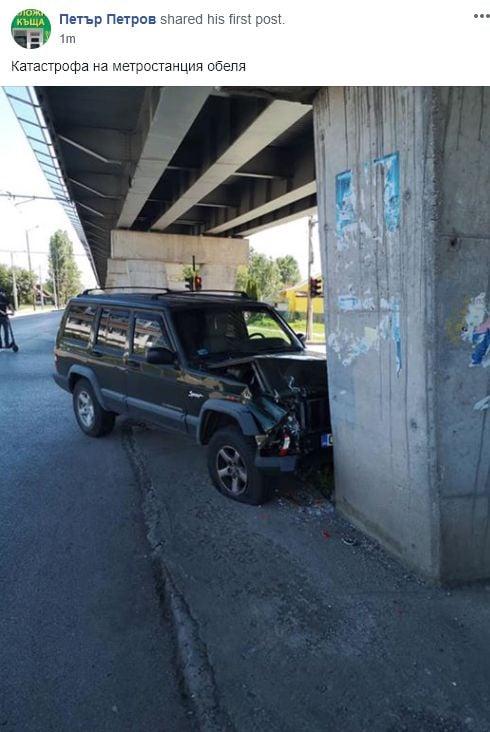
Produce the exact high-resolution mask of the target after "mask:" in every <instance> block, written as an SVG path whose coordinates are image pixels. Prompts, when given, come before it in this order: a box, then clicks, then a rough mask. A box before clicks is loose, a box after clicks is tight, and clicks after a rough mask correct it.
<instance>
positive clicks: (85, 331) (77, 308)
mask: <svg viewBox="0 0 490 732" xmlns="http://www.w3.org/2000/svg"><path fill="white" fill-rule="evenodd" d="M95 313H96V308H95V307H93V306H92V305H72V306H71V307H70V310H69V312H68V317H67V319H66V322H65V329H64V332H63V337H64V338H65V339H67V340H70V341H75V342H76V344H77V345H87V344H88V342H89V338H90V331H91V328H92V323H93V322H94V318H95Z"/></svg>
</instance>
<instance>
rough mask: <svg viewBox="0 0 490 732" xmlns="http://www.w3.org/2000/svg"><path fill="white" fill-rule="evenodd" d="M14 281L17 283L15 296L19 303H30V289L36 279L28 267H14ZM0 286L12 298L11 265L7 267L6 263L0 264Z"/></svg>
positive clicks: (31, 289)
mask: <svg viewBox="0 0 490 732" xmlns="http://www.w3.org/2000/svg"><path fill="white" fill-rule="evenodd" d="M15 281H16V284H17V298H18V301H19V303H20V304H22V303H32V291H33V288H34V284H35V281H36V278H35V277H34V275H33V274H32V273H31V272H29V270H28V269H22V267H15ZM0 287H1V288H3V289H4V290H5V291H6V293H7V295H8V296H9V297H10V298H11V299H12V300H13V289H14V280H13V277H12V267H7V265H6V264H0Z"/></svg>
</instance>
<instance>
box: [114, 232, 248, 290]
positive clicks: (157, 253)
mask: <svg viewBox="0 0 490 732" xmlns="http://www.w3.org/2000/svg"><path fill="white" fill-rule="evenodd" d="M248 250H249V245H248V241H247V240H246V239H232V238H221V237H213V236H186V235H183V234H157V233H144V232H139V231H128V230H123V229H118V230H114V231H112V232H111V258H110V259H109V260H108V263H107V278H106V283H105V285H106V287H124V286H128V285H130V286H131V285H133V286H135V287H145V286H146V287H170V288H174V289H184V281H183V268H184V266H186V265H187V266H190V265H192V257H193V256H194V257H195V260H196V267H197V268H198V269H199V274H200V275H201V277H202V286H203V288H204V289H221V290H233V289H235V282H236V273H237V269H238V267H239V266H240V265H247V264H248Z"/></svg>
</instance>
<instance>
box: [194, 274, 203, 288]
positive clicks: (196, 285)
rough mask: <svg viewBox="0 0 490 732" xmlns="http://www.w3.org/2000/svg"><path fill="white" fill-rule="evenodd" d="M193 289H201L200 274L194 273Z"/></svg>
mask: <svg viewBox="0 0 490 732" xmlns="http://www.w3.org/2000/svg"><path fill="white" fill-rule="evenodd" d="M194 289H195V290H202V277H201V276H200V275H194Z"/></svg>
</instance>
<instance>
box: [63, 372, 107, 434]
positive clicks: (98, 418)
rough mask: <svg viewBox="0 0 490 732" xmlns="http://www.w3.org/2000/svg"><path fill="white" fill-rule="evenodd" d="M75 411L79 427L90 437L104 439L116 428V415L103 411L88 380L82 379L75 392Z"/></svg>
mask: <svg viewBox="0 0 490 732" xmlns="http://www.w3.org/2000/svg"><path fill="white" fill-rule="evenodd" d="M73 410H74V412H75V417H76V418H77V422H78V426H79V427H80V429H81V430H82V432H85V434H86V435H89V437H102V436H103V435H107V434H109V432H111V431H112V429H113V427H114V422H115V419H116V415H115V414H114V412H107V411H106V410H105V409H103V408H102V407H101V406H100V404H99V402H98V400H97V397H96V396H95V393H94V390H93V388H92V386H91V384H90V382H89V381H87V379H80V380H79V381H77V383H76V384H75V388H74V390H73Z"/></svg>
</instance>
